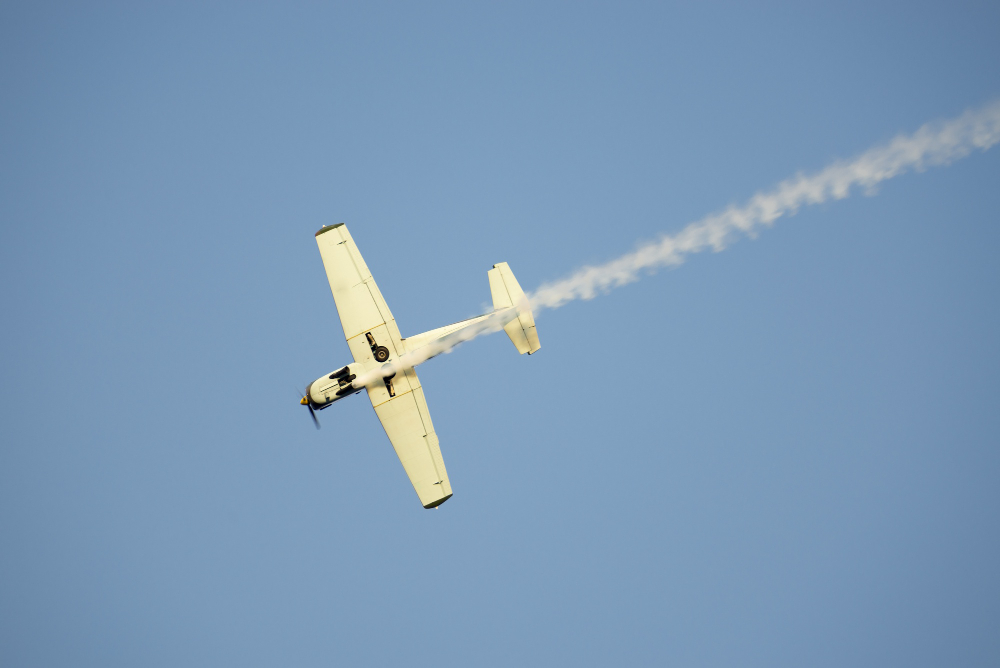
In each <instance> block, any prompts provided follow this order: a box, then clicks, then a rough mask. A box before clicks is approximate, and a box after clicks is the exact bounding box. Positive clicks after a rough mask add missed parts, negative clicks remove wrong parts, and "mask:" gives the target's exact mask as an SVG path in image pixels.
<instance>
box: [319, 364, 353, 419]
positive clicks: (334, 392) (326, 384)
mask: <svg viewBox="0 0 1000 668" xmlns="http://www.w3.org/2000/svg"><path fill="white" fill-rule="evenodd" d="M361 373H364V367H363V366H362V365H360V364H358V363H357V362H355V363H353V364H348V365H347V366H345V367H342V368H340V369H337V370H336V371H334V372H332V373H329V374H327V375H325V376H322V377H320V378H317V379H316V380H314V381H313V382H312V383H310V385H309V389H308V390H306V398H307V399H308V400H309V403H310V404H311V405H312V407H313V408H315V409H317V410H322V409H324V408H326V407H327V406H329V405H330V404H332V403H333V402H335V401H337V400H338V399H343V398H344V397H347V396H350V395H352V394H355V393H357V392H360V391H361V390H362V389H364V388H358V389H355V388H354V387H353V386H352V385H351V382H352V381H353V380H354V379H355V378H357V377H358V375H359V374H361Z"/></svg>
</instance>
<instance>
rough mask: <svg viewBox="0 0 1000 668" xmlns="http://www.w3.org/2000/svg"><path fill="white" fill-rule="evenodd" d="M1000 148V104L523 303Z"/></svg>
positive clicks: (558, 299) (789, 187)
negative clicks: (802, 209)
mask: <svg viewBox="0 0 1000 668" xmlns="http://www.w3.org/2000/svg"><path fill="white" fill-rule="evenodd" d="M997 142H1000V100H997V101H995V102H993V103H991V104H989V105H987V106H985V107H982V108H980V109H975V110H970V111H967V112H965V113H964V114H962V115H961V116H959V117H958V118H955V119H952V120H950V121H945V122H943V123H928V124H927V125H925V126H923V127H922V128H920V129H919V130H917V131H916V132H915V133H913V134H912V135H899V136H898V137H896V138H895V139H893V140H892V141H890V142H889V143H888V144H886V145H884V146H877V147H875V148H872V149H869V150H868V151H865V152H864V153H862V154H861V155H860V156H858V157H857V158H855V159H854V160H851V161H849V162H842V161H838V162H835V163H833V164H832V165H830V166H829V167H827V168H826V169H824V170H823V171H821V172H819V173H817V174H812V175H804V174H797V175H796V176H794V177H792V178H791V179H788V180H787V181H782V182H781V183H779V184H778V186H777V187H776V188H774V189H773V190H770V191H767V192H759V193H757V194H756V195H754V196H753V197H751V198H750V201H748V202H747V203H746V204H744V205H743V206H739V207H737V206H731V207H729V208H728V209H726V210H724V211H722V212H721V213H717V214H713V215H710V216H707V217H705V218H702V219H701V220H699V221H696V222H694V223H691V224H690V225H688V226H687V227H685V228H684V229H683V230H681V231H680V232H678V233H677V234H674V235H664V236H662V237H660V239H659V240H658V241H653V242H649V243H645V244H643V245H641V246H639V248H638V249H636V250H635V251H633V252H631V253H628V254H627V255H623V256H621V257H619V258H617V259H615V260H611V261H610V262H607V263H605V264H602V265H599V266H596V267H583V268H582V269H579V270H577V271H576V272H574V273H573V274H572V275H570V276H568V277H567V278H564V279H562V280H559V281H556V282H554V283H546V284H544V285H542V286H541V287H540V288H538V289H537V290H536V291H535V292H534V293H532V294H530V295H529V296H528V298H529V299H530V301H531V306H532V309H533V310H534V312H535V313H536V314H537V313H538V311H540V310H543V309H547V308H559V307H560V306H562V305H563V304H566V303H567V302H570V301H574V300H577V299H592V298H594V297H595V296H597V295H599V294H603V293H605V292H608V291H609V290H612V289H614V288H617V287H620V286H622V285H626V284H628V283H631V282H633V281H636V280H638V279H639V275H640V272H642V271H643V270H656V269H659V268H660V267H670V266H676V265H679V264H681V263H682V262H684V259H685V257H686V256H688V255H691V254H693V253H700V252H702V251H704V250H708V249H712V250H713V251H720V250H723V249H724V248H726V246H728V245H729V244H730V243H731V242H732V241H733V240H735V239H736V238H737V237H738V236H739V235H740V234H744V235H747V236H750V237H753V236H755V235H756V233H757V231H758V230H759V229H760V228H762V227H770V226H771V225H772V224H773V223H774V221H775V220H777V219H778V218H781V217H782V216H786V215H792V214H794V213H795V212H797V211H798V210H799V207H801V206H803V205H806V204H821V203H823V202H826V201H828V200H831V199H843V198H845V197H847V196H848V195H849V194H850V193H851V189H852V188H854V187H857V186H860V187H862V188H864V189H866V190H867V191H868V192H869V193H872V192H874V190H873V189H874V187H875V186H876V185H878V184H879V183H881V182H882V181H885V180H887V179H891V178H893V177H894V176H899V175H900V174H904V173H906V172H907V171H910V170H916V171H921V170H923V169H925V168H927V167H932V166H935V165H946V164H948V163H950V162H952V161H954V160H957V159H959V158H964V157H965V156H967V155H969V153H971V152H972V151H973V150H974V149H980V150H982V151H985V150H986V149H988V148H990V147H991V146H993V145H994V144H996V143H997Z"/></svg>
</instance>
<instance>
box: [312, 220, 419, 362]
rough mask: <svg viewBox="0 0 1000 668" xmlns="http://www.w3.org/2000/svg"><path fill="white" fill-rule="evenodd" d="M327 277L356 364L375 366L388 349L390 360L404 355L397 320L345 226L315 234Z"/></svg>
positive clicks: (339, 225) (322, 230)
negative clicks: (377, 354) (382, 351)
mask: <svg viewBox="0 0 1000 668" xmlns="http://www.w3.org/2000/svg"><path fill="white" fill-rule="evenodd" d="M316 243H317V245H318V246H319V254H320V256H321V257H322V258H323V267H324V268H325V269H326V277H327V280H329V282H330V290H331V291H333V299H334V301H336V302H337V313H338V314H339V315H340V324H341V325H342V326H343V328H344V337H345V338H346V339H347V345H348V346H349V347H350V348H351V354H352V355H354V361H355V362H359V363H362V364H366V365H368V364H374V363H375V359H374V352H375V349H376V348H377V347H379V346H382V347H385V348H386V349H388V351H389V355H390V356H391V357H397V356H399V355H400V354H402V353H403V343H402V339H401V338H400V336H399V328H398V327H396V320H395V319H394V318H393V317H392V313H391V312H390V311H389V306H388V305H387V304H386V303H385V299H383V298H382V293H381V292H380V291H379V289H378V286H377V285H376V284H375V279H373V278H372V274H371V272H370V271H369V270H368V265H367V264H365V261H364V258H362V257H361V253H360V252H359V251H358V247H357V245H356V244H355V243H354V239H352V238H351V233H350V232H348V231H347V226H346V225H344V224H343V223H340V224H338V225H329V226H327V227H324V228H322V229H321V230H320V231H319V232H317V233H316Z"/></svg>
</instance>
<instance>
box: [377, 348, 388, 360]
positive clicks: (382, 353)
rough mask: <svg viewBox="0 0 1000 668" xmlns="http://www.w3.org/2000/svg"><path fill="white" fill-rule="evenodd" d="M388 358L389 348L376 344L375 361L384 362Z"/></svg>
mask: <svg viewBox="0 0 1000 668" xmlns="http://www.w3.org/2000/svg"><path fill="white" fill-rule="evenodd" d="M388 359H389V349H388V348H386V347H385V346H378V347H377V348H375V361H376V362H385V361H386V360H388Z"/></svg>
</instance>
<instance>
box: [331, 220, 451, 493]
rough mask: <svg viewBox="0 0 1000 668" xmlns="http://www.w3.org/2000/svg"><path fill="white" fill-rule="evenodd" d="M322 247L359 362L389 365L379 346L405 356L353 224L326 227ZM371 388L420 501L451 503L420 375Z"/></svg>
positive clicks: (367, 368) (368, 367)
mask: <svg viewBox="0 0 1000 668" xmlns="http://www.w3.org/2000/svg"><path fill="white" fill-rule="evenodd" d="M316 243H317V244H318V245H319V253H320V256H321V257H322V258H323V266H324V267H325V268H326V277H327V279H328V280H329V281H330V289H331V290H332V291H333V299H334V301H335V302H336V303H337V313H338V314H339V315H340V324H341V325H342V326H343V328H344V336H345V338H346V339H347V345H348V347H350V349H351V354H352V355H353V356H354V361H355V362H357V363H358V364H361V365H363V366H364V367H365V371H370V370H372V369H375V368H378V367H380V366H381V365H382V364H383V362H379V361H377V360H376V350H377V349H378V348H381V347H384V348H387V349H388V351H389V359H395V358H397V357H399V356H400V355H402V354H403V353H404V352H405V349H404V347H403V340H402V338H401V337H400V335H399V328H398V327H397V326H396V320H395V319H394V318H393V317H392V313H390V312H389V307H388V306H387V305H386V303H385V299H383V298H382V293H381V292H379V289H378V286H377V285H375V280H374V279H373V278H372V275H371V272H370V271H368V265H366V264H365V261H364V259H363V258H362V257H361V253H360V252H359V251H358V247H357V245H355V243H354V239H352V238H351V233H350V232H348V231H347V226H346V225H344V224H343V223H340V224H338V225H329V226H326V227H323V228H322V229H320V231H319V232H317V233H316ZM366 389H367V391H368V398H369V399H370V400H371V402H372V406H373V407H374V408H375V414H376V415H378V419H379V421H381V423H382V427H383V428H384V429H385V433H386V435H387V436H388V437H389V441H391V442H392V447H393V449H395V451H396V455H397V456H398V457H399V461H400V462H401V463H402V464H403V469H404V470H405V471H406V475H407V476H408V477H409V478H410V482H411V483H412V484H413V489H414V490H416V492H417V496H418V497H420V503H421V504H422V505H423V506H424V507H425V508H433V507H435V506H439V505H441V504H442V503H444V502H445V501H447V500H448V498H450V497H451V483H450V482H449V481H448V472H447V470H445V467H444V459H442V457H441V448H440V447H439V445H438V437H437V434H435V433H434V424H433V423H432V422H431V414H430V412H429V411H428V410H427V401H426V400H425V399H424V390H423V388H422V387H421V386H420V380H419V379H418V378H417V373H416V371H414V370H413V369H408V370H406V371H404V372H401V373H399V374H397V375H396V376H395V377H393V378H391V379H387V380H386V381H385V383H384V384H379V385H378V386H373V387H368V388H366Z"/></svg>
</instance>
